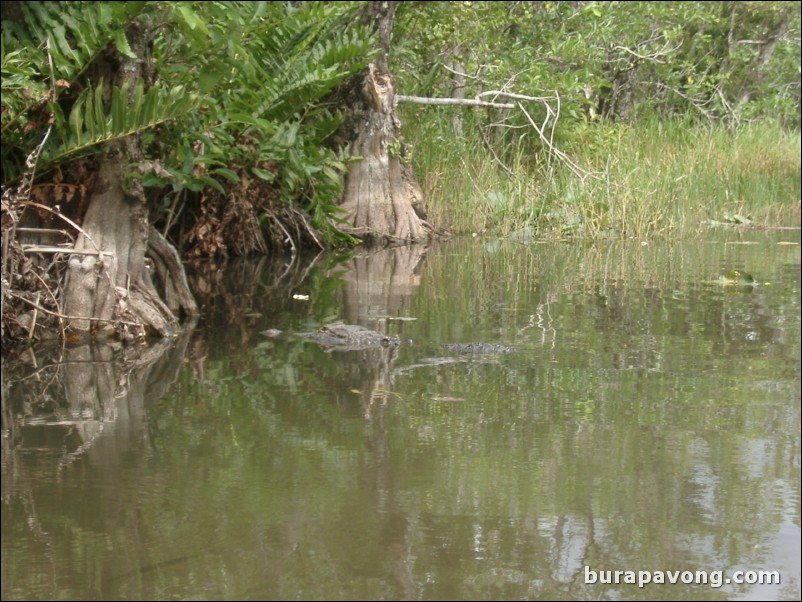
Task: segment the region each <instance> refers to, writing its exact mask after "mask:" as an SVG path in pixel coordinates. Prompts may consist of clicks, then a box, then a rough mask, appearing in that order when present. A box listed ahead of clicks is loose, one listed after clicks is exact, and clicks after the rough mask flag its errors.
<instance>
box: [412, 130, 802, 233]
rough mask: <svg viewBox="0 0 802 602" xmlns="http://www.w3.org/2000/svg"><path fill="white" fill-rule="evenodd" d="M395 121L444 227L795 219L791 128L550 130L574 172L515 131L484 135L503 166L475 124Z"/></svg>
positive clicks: (689, 224)
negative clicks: (496, 141)
mask: <svg viewBox="0 0 802 602" xmlns="http://www.w3.org/2000/svg"><path fill="white" fill-rule="evenodd" d="M406 123H410V124H411V127H406V129H405V131H406V137H407V139H408V140H409V141H410V142H411V146H412V148H413V155H412V161H413V164H414V165H415V168H416V170H417V173H418V174H419V177H420V179H421V183H422V185H423V188H424V193H425V195H426V199H427V201H426V204H427V210H428V213H429V218H430V221H432V222H433V223H436V224H438V225H441V226H443V227H446V228H448V229H450V230H452V231H453V232H455V233H477V234H494V235H501V236H512V237H514V238H515V237H518V238H523V239H528V238H532V237H537V238H564V237H569V236H576V237H586V238H594V239H595V238H615V239H620V238H634V239H645V238H648V237H651V236H659V235H671V236H676V237H686V236H692V235H694V234H698V233H699V232H701V231H702V230H704V229H706V228H709V227H711V226H719V227H727V226H728V225H739V224H740V225H743V224H749V225H752V226H757V227H778V226H799V224H800V154H801V152H800V135H799V133H798V132H787V131H783V130H782V129H781V128H779V127H777V126H773V125H770V124H750V125H746V126H744V127H742V128H740V129H737V130H732V129H724V128H717V127H700V126H689V125H687V124H683V123H679V122H658V121H654V122H649V123H645V124H639V125H638V126H625V125H618V126H598V125H593V126H587V127H585V128H584V129H583V128H580V129H577V130H575V131H573V132H572V133H571V134H570V136H564V137H563V139H562V140H559V142H558V145H559V147H560V149H561V150H563V151H564V152H567V153H568V154H569V155H570V156H571V157H572V158H573V159H574V160H575V161H576V162H577V164H579V165H580V166H581V167H582V168H583V169H585V170H587V172H589V174H588V175H586V176H585V177H579V176H577V175H576V174H574V173H572V172H571V171H570V170H569V169H568V167H567V166H566V165H565V164H564V163H561V162H559V161H557V160H556V158H554V157H553V156H551V157H549V155H548V154H547V153H546V152H545V151H544V150H542V149H535V150H531V138H529V137H528V136H529V134H528V133H525V132H524V131H521V132H520V133H519V134H518V137H517V138H514V137H512V138H511V141H510V140H508V141H507V142H506V145H504V144H502V145H499V147H498V148H496V147H494V150H495V151H496V154H497V155H498V156H499V158H500V159H501V161H503V162H504V165H505V167H506V169H505V168H503V167H502V166H501V165H500V163H499V162H497V161H496V160H495V159H494V157H493V155H492V154H491V153H490V152H489V151H488V150H487V149H488V146H487V144H485V143H484V142H483V141H482V138H481V136H480V135H479V134H478V131H477V133H476V134H471V133H470V130H469V129H467V128H466V130H465V131H466V135H465V136H464V137H462V138H455V137H454V136H453V135H452V134H451V130H450V127H451V126H450V122H445V121H443V120H442V119H439V120H438V119H434V118H428V119H427V118H426V117H425V116H423V117H422V118H418V119H414V120H407V121H406ZM507 170H509V171H507Z"/></svg>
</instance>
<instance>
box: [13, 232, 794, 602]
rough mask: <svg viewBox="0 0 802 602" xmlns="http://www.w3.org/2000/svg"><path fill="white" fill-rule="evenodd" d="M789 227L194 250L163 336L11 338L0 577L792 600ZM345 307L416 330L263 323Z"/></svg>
mask: <svg viewBox="0 0 802 602" xmlns="http://www.w3.org/2000/svg"><path fill="white" fill-rule="evenodd" d="M799 240H800V236H799V231H782V232H775V233H758V232H747V233H743V234H738V233H737V232H723V233H717V232H711V233H710V235H709V236H708V237H707V239H706V240H704V241H698V242H694V243H682V244H661V243H651V244H649V245H645V246H642V245H640V244H638V243H626V244H625V243H615V244H596V245H583V244H581V243H570V244H566V243H553V244H535V245H528V246H527V245H516V244H511V243H501V242H487V241H485V242H477V241H456V242H453V243H449V244H446V245H441V246H437V247H435V248H431V249H428V250H423V249H417V248H415V249H400V250H394V251H384V252H380V253H378V254H374V255H370V256H368V255H359V256H355V257H353V258H352V259H349V260H346V261H342V262H338V261H336V258H334V257H332V256H328V257H319V258H316V259H314V260H313V261H307V262H300V261H295V262H290V261H289V260H287V261H283V262H282V261H276V262H272V263H271V262H262V263H261V264H256V263H242V264H230V265H227V266H225V267H222V266H219V268H218V269H216V270H214V269H206V270H204V271H202V272H201V271H198V273H197V274H195V276H194V279H193V286H194V287H195V290H198V291H200V292H201V293H203V292H204V291H217V292H216V293H214V294H212V293H211V292H210V293H209V294H206V295H204V296H203V303H204V308H205V309H204V317H203V318H202V319H201V322H200V323H199V324H198V326H197V328H196V329H195V331H194V332H192V333H191V335H190V336H189V337H188V338H186V339H183V340H180V341H178V342H176V344H175V345H174V347H173V348H172V349H168V350H167V351H165V352H164V353H163V354H161V355H160V352H157V351H152V352H151V356H145V357H141V356H138V355H137V354H136V353H130V354H129V356H128V358H127V361H126V363H121V362H117V363H108V362H107V361H106V360H107V359H108V358H109V352H108V351H107V350H97V349H77V350H70V351H68V352H65V353H63V354H62V357H61V359H62V360H66V361H65V362H62V363H55V359H54V357H55V356H51V355H47V354H46V353H43V352H38V355H36V356H34V355H28V356H27V357H25V358H23V360H21V361H16V362H14V365H11V364H10V363H9V362H5V363H4V382H3V387H4V388H3V436H4V438H3V457H2V460H3V464H2V555H3V557H2V597H3V599H11V598H16V599H66V598H81V599H134V598H160V599H173V598H178V599H187V598H189V599H217V598H222V599H240V598H245V599H253V598H261V599H275V598H280V599H353V598H356V599H387V598H390V599H420V600H433V599H496V598H505V599H518V598H529V599H789V600H793V599H799V598H800V592H801V591H802V590H801V589H800V246H799ZM781 243H793V244H781ZM733 270H736V271H739V272H740V273H741V274H742V275H746V274H748V275H751V276H752V277H753V278H754V280H755V281H756V283H754V284H753V283H748V284H747V283H745V282H744V280H745V277H744V276H742V277H741V278H740V279H737V278H736V277H735V276H734V275H730V278H731V279H732V280H734V282H729V281H727V280H721V279H720V276H721V275H726V274H729V273H730V272H731V271H733ZM223 291H224V292H223ZM306 297H308V298H306ZM335 319H342V320H344V321H346V322H350V323H359V324H362V325H365V326H368V327H371V328H376V329H380V330H382V331H383V332H387V333H389V334H399V335H400V336H401V337H402V339H404V341H405V344H404V345H402V346H400V347H399V348H397V349H394V348H383V349H373V350H357V351H347V352H343V351H329V352H327V351H326V350H324V349H321V348H320V347H318V346H317V345H316V344H315V343H312V342H309V341H304V340H299V339H296V338H292V337H288V336H286V334H285V335H283V336H281V337H279V338H277V339H271V338H268V337H266V336H263V335H261V334H260V332H261V331H264V330H265V329H267V328H278V329H281V330H283V331H285V332H298V331H304V330H314V329H316V328H317V327H318V326H319V325H320V324H322V323H325V322H329V321H332V320H335ZM410 340H411V343H408V342H407V341H410ZM469 341H473V342H487V343H497V344H504V345H509V346H514V347H515V348H516V349H517V352H515V353H509V354H500V355H460V354H457V353H454V352H451V351H449V350H447V349H445V348H443V347H441V344H443V343H453V342H469ZM23 378H24V380H20V379H23ZM586 567H587V568H586ZM616 570H618V571H636V572H637V571H678V570H679V571H692V572H693V573H694V574H695V573H696V572H699V571H704V572H706V573H707V574H708V580H709V581H712V582H714V583H710V582H709V583H708V584H699V583H687V584H683V583H679V584H675V585H672V584H665V585H648V586H646V587H643V588H640V587H638V585H637V584H626V583H623V581H624V579H625V577H626V576H625V575H622V576H621V581H622V583H618V584H615V583H613V584H608V583H600V582H599V580H600V579H599V580H597V582H596V583H586V580H587V579H586V577H587V576H590V577H593V576H597V577H599V578H602V577H604V574H602V573H599V571H616ZM716 571H720V573H716ZM736 571H777V572H778V573H779V576H780V578H781V583H780V584H776V583H775V584H763V585H761V584H735V583H730V584H721V587H714V585H717V584H718V583H716V580H717V577H719V576H720V577H721V579H727V578H735V577H737V576H738V575H737V574H736ZM689 576H690V575H689V574H685V575H682V576H681V577H680V580H682V579H687V578H688V577H689ZM694 576H695V575H694ZM700 576H701V575H700ZM746 576H747V577H752V576H755V577H756V576H757V575H752V574H751V573H749V574H747V575H746ZM636 578H637V577H636ZM653 578H656V577H653ZM668 578H669V577H666V581H668Z"/></svg>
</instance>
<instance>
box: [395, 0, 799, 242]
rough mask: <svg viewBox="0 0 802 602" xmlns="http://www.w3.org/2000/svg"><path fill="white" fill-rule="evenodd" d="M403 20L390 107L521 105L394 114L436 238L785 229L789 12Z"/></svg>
mask: <svg viewBox="0 0 802 602" xmlns="http://www.w3.org/2000/svg"><path fill="white" fill-rule="evenodd" d="M404 8H405V10H403V12H402V13H400V16H399V21H398V23H397V29H398V34H397V36H396V40H398V42H397V45H396V48H395V49H394V54H393V59H394V61H395V66H394V69H395V71H396V73H397V75H398V78H399V80H400V81H401V84H400V86H399V88H400V89H401V90H403V93H404V94H408V95H416V96H436V97H454V98H456V97H464V98H469V99H470V98H474V97H478V96H479V95H482V99H483V100H496V101H498V102H509V101H511V100H513V101H515V103H516V104H517V103H520V105H518V106H516V107H514V108H501V107H498V108H486V107H483V108H481V109H480V108H475V107H470V108H469V107H458V108H454V107H425V108H423V107H421V106H418V105H412V104H410V103H404V104H403V106H402V108H403V117H404V119H403V121H404V123H405V127H406V129H405V134H406V137H407V139H408V141H409V143H410V147H411V148H412V154H411V156H412V162H413V164H414V165H415V168H416V171H417V173H418V175H419V177H420V178H421V183H422V185H423V188H424V192H425V194H426V196H427V203H428V207H427V210H428V213H429V217H430V219H431V220H432V221H433V222H435V223H437V224H438V225H443V226H446V227H450V228H452V229H453V230H455V231H457V232H476V233H493V234H502V235H507V234H511V233H517V234H516V235H517V236H521V237H526V238H528V237H532V236H537V237H553V236H559V237H562V236H581V237H591V238H596V237H616V238H618V237H627V238H628V237H635V238H643V237H646V236H649V235H654V234H669V235H671V236H684V235H687V234H691V233H693V232H695V231H696V230H697V229H698V228H699V227H700V226H702V223H703V222H709V221H715V222H721V223H727V222H730V223H735V222H737V221H740V220H739V218H737V217H735V216H742V217H747V218H748V219H749V220H751V221H752V222H754V223H756V224H760V225H767V226H774V225H780V224H782V225H798V224H799V220H800V218H799V215H800V210H799V203H800V192H799V180H800V161H799V157H800V137H799V97H800V89H799V68H800V62H799V60H800V56H799V31H800V7H799V5H798V4H796V3H790V2H763V3H759V2H740V3H737V2H721V3H709V2H659V3H656V2H638V3H631V2H630V3H626V6H625V4H624V3H622V2H583V3H578V4H577V3H573V4H572V3H565V2H539V3H484V2H462V3H405V5H404ZM489 91H496V94H495V95H492V96H491V95H488V92H489ZM505 94H507V95H508V96H505ZM509 94H518V95H526V96H528V97H529V98H530V99H523V98H521V97H520V96H519V97H513V96H509ZM530 116H531V121H530V119H529V117H530ZM535 125H536V126H537V127H538V128H540V130H541V131H538V130H537V128H536V127H534V126H535ZM560 152H562V153H564V155H560V154H559V153H560ZM741 223H743V222H741Z"/></svg>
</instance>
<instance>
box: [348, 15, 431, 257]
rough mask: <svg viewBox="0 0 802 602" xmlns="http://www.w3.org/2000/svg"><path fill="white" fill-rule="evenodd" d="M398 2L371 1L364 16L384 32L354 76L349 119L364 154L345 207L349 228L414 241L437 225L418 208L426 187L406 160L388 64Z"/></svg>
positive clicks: (357, 152)
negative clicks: (365, 64)
mask: <svg viewBox="0 0 802 602" xmlns="http://www.w3.org/2000/svg"><path fill="white" fill-rule="evenodd" d="M397 7H398V3H397V2H368V3H367V4H366V5H365V11H364V13H363V18H364V19H365V20H366V21H367V22H368V23H370V24H372V25H373V26H374V27H375V28H376V30H377V31H378V34H379V42H380V44H381V48H382V52H381V55H380V56H379V57H378V58H377V59H376V60H375V61H373V63H371V64H370V65H369V66H368V68H367V69H366V71H365V72H364V73H363V74H362V76H361V77H360V78H359V80H358V81H357V82H355V84H354V86H353V88H352V90H351V91H350V94H348V96H349V97H350V103H349V104H350V106H351V114H350V118H349V119H348V120H347V122H346V124H345V125H344V128H343V132H344V138H345V141H346V143H348V144H350V148H351V156H353V157H356V158H360V160H359V161H357V162H356V163H354V164H353V165H352V166H351V168H350V170H349V172H348V175H347V177H346V179H345V195H344V198H343V202H342V208H343V209H344V210H345V211H346V213H347V218H346V219H347V220H348V222H349V224H350V226H349V227H345V228H343V230H345V231H346V232H349V233H350V234H353V235H355V236H358V237H360V238H363V239H365V240H367V241H370V242H377V243H391V244H392V243H395V244H398V243H402V244H403V243H410V242H417V241H422V240H426V239H428V238H430V236H431V234H432V228H431V226H429V224H428V223H427V222H426V221H425V220H423V219H422V218H421V217H419V216H418V214H417V213H416V211H415V206H416V205H420V204H421V200H422V194H421V189H420V187H419V186H418V184H417V182H416V181H415V178H414V176H413V175H412V172H411V170H410V169H408V168H407V167H406V166H405V165H403V163H402V154H403V153H402V148H403V145H402V144H401V136H400V125H401V124H400V122H399V120H398V118H397V116H396V113H395V107H396V102H395V95H396V90H395V81H394V79H393V77H392V75H391V74H390V72H389V70H388V68H387V52H388V51H389V48H390V42H391V38H392V28H393V20H394V17H395V11H396V9H397Z"/></svg>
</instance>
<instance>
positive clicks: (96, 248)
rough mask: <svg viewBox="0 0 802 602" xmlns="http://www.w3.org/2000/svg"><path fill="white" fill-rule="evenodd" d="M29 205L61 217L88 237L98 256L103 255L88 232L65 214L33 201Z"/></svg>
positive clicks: (28, 202)
mask: <svg viewBox="0 0 802 602" xmlns="http://www.w3.org/2000/svg"><path fill="white" fill-rule="evenodd" d="M27 204H28V205H31V206H32V207H37V208H39V209H44V210H45V211H49V212H50V213H52V214H53V215H57V216H58V217H60V218H61V219H63V220H64V221H65V222H67V223H68V224H69V225H70V226H72V227H73V228H75V229H76V230H78V232H80V233H81V234H83V235H84V236H86V239H87V240H88V241H89V242H90V243H92V246H93V247H95V250H96V251H97V252H98V254H102V252H101V250H100V248H99V247H98V246H97V245H96V244H95V241H94V240H92V237H91V236H89V234H87V233H86V231H85V230H84V229H83V228H81V226H79V225H78V224H76V223H75V222H74V221H72V220H71V219H70V218H68V217H67V216H66V215H64V214H63V213H61V211H56V210H55V209H51V208H50V207H48V206H47V205H41V204H40V203H34V202H33V201H27Z"/></svg>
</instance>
